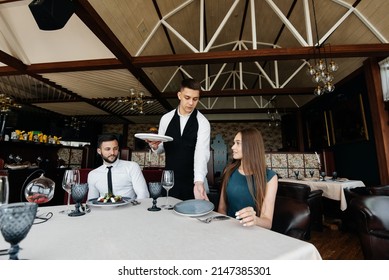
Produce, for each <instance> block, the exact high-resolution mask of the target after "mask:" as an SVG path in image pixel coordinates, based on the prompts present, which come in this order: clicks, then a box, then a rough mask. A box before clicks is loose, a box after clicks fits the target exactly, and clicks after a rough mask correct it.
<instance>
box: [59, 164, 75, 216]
mask: <svg viewBox="0 0 389 280" xmlns="http://www.w3.org/2000/svg"><path fill="white" fill-rule="evenodd" d="M76 184H80V171H79V170H78V169H69V170H65V173H64V175H63V179H62V188H63V189H64V190H65V191H66V192H67V198H68V200H67V207H66V210H62V211H60V213H62V214H69V213H70V212H71V210H70V208H69V206H70V196H71V192H72V187H73V186H74V185H76Z"/></svg>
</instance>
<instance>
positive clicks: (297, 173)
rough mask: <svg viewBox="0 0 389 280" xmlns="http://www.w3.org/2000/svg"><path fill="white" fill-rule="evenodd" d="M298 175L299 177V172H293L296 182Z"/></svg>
mask: <svg viewBox="0 0 389 280" xmlns="http://www.w3.org/2000/svg"><path fill="white" fill-rule="evenodd" d="M299 175H300V171H298V170H295V171H294V176H295V177H296V180H298V178H299Z"/></svg>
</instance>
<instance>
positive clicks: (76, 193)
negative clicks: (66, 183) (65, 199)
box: [68, 184, 89, 217]
mask: <svg viewBox="0 0 389 280" xmlns="http://www.w3.org/2000/svg"><path fill="white" fill-rule="evenodd" d="M88 189H89V187H88V184H75V185H74V186H72V188H71V196H72V199H73V201H74V202H75V203H76V205H75V207H76V209H75V210H73V211H71V212H70V213H69V214H68V215H69V216H70V217H77V216H82V215H85V212H84V211H80V207H81V202H82V200H83V199H84V197H85V195H86V194H87V193H88Z"/></svg>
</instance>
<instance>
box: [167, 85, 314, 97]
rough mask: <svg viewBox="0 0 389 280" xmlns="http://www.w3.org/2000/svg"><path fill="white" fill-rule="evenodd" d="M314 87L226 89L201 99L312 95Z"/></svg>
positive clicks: (202, 94) (204, 95)
mask: <svg viewBox="0 0 389 280" xmlns="http://www.w3.org/2000/svg"><path fill="white" fill-rule="evenodd" d="M313 90H314V88H313V87H307V88H265V89H244V90H240V89H236V90H234V89H226V90H211V91H202V92H201V97H202V98H203V97H242V96H272V95H277V96H281V95H286V96H287V95H312V94H313ZM162 96H163V97H164V98H177V92H164V93H162Z"/></svg>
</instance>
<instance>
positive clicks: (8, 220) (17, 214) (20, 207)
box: [0, 202, 38, 260]
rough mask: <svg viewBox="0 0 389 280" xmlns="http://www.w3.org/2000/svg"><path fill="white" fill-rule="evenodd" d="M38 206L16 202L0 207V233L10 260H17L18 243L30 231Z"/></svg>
mask: <svg viewBox="0 0 389 280" xmlns="http://www.w3.org/2000/svg"><path fill="white" fill-rule="evenodd" d="M37 209H38V204H36V203H31V202H17V203H10V204H5V205H2V206H0V229H1V233H2V235H3V237H4V239H5V241H7V242H8V243H10V244H11V248H10V249H9V251H8V254H9V259H10V260H18V259H19V258H18V253H19V249H20V248H19V242H20V241H22V240H23V239H24V238H25V237H26V236H27V234H28V232H29V231H30V229H31V226H32V224H33V222H34V219H35V216H36V211H37Z"/></svg>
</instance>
